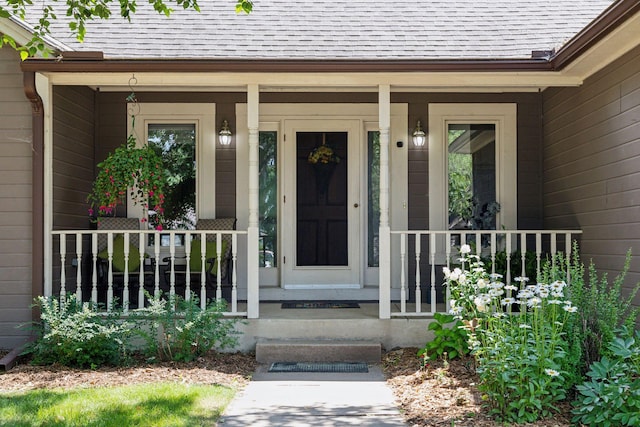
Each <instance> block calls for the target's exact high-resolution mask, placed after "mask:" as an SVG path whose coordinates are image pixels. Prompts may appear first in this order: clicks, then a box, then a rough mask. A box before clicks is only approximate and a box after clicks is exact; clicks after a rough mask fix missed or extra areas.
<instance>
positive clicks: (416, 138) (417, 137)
mask: <svg viewBox="0 0 640 427" xmlns="http://www.w3.org/2000/svg"><path fill="white" fill-rule="evenodd" d="M425 142H427V134H426V133H424V131H423V130H422V126H421V124H420V120H418V123H416V129H415V130H414V131H413V145H415V146H416V147H422V146H424V143H425Z"/></svg>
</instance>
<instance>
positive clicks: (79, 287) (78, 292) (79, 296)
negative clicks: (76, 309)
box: [76, 232, 82, 303]
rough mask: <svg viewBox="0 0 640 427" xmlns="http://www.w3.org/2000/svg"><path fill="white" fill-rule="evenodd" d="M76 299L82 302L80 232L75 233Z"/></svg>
mask: <svg viewBox="0 0 640 427" xmlns="http://www.w3.org/2000/svg"><path fill="white" fill-rule="evenodd" d="M76 301H77V302H78V303H82V233H81V232H77V233H76Z"/></svg>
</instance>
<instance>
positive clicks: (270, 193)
mask: <svg viewBox="0 0 640 427" xmlns="http://www.w3.org/2000/svg"><path fill="white" fill-rule="evenodd" d="M258 144H259V147H260V153H259V162H258V168H259V181H260V189H259V198H260V242H259V244H260V258H259V263H260V264H259V265H260V267H265V268H272V267H276V266H277V263H276V260H277V259H278V252H277V244H278V173H277V172H278V157H277V152H278V133H277V132H276V131H260V133H259V141H258Z"/></svg>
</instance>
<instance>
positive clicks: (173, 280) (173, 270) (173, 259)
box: [169, 231, 189, 308]
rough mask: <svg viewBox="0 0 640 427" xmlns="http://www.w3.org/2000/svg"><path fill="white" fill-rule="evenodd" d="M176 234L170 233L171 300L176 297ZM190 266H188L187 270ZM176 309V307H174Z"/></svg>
mask: <svg viewBox="0 0 640 427" xmlns="http://www.w3.org/2000/svg"><path fill="white" fill-rule="evenodd" d="M175 240H176V233H175V231H170V232H169V258H170V259H171V270H170V271H171V273H170V276H171V277H170V279H169V298H173V297H175V295H176V241H175ZM188 269H189V266H188V265H187V270H188ZM172 308H175V307H172Z"/></svg>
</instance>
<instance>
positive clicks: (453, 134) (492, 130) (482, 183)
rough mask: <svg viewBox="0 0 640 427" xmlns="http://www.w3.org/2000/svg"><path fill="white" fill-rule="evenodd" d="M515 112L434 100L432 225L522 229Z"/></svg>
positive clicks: (505, 106)
mask: <svg viewBox="0 0 640 427" xmlns="http://www.w3.org/2000/svg"><path fill="white" fill-rule="evenodd" d="M516 112H517V110H516V104H430V105H429V132H428V133H429V228H431V229H433V230H447V229H495V228H504V229H515V228H517V212H516V206H517V164H516V162H517V156H516V150H517V141H516V135H517V132H516V129H517V123H516ZM498 207H499V212H498V211H497V208H498Z"/></svg>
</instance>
